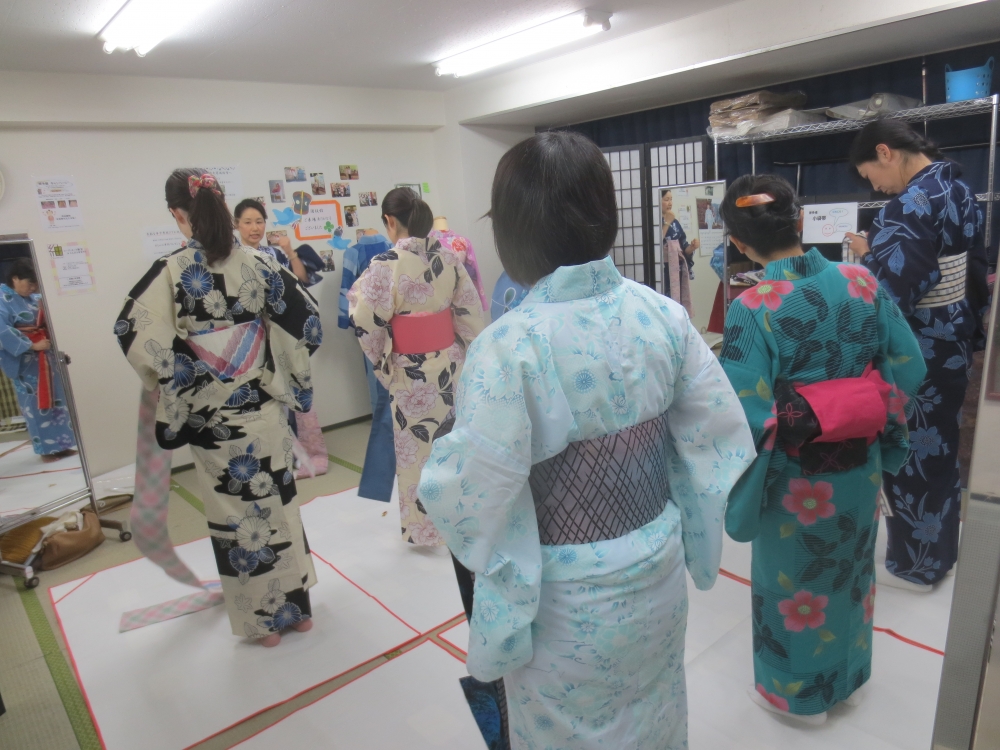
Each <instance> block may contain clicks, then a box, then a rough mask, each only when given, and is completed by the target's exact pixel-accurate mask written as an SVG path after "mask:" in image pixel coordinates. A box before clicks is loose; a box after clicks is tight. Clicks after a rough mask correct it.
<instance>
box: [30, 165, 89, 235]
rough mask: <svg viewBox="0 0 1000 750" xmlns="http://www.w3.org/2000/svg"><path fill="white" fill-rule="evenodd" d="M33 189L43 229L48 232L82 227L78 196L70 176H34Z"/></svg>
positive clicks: (74, 182) (74, 183)
mask: <svg viewBox="0 0 1000 750" xmlns="http://www.w3.org/2000/svg"><path fill="white" fill-rule="evenodd" d="M35 190H36V191H37V196H36V198H37V200H38V210H39V211H41V212H42V228H43V229H47V230H48V231H50V232H63V231H66V230H69V229H83V214H82V213H81V211H80V196H79V194H78V193H77V192H76V181H75V180H74V179H73V178H72V177H36V178H35Z"/></svg>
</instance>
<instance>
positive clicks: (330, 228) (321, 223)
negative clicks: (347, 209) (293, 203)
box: [295, 200, 344, 242]
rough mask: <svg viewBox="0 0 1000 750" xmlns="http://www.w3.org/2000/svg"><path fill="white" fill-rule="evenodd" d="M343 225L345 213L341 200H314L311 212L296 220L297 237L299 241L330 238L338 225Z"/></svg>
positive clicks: (310, 208) (310, 207)
mask: <svg viewBox="0 0 1000 750" xmlns="http://www.w3.org/2000/svg"><path fill="white" fill-rule="evenodd" d="M343 225H344V215H343V213H342V210H341V207H340V201H335V200H325V201H319V200H317V201H312V203H310V204H309V213H307V214H306V215H305V216H302V218H300V219H299V220H298V221H297V222H295V239H297V240H298V241H299V242H308V241H309V240H329V239H331V238H332V237H333V233H334V231H336V229H337V227H340V226H343Z"/></svg>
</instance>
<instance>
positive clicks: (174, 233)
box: [142, 224, 187, 261]
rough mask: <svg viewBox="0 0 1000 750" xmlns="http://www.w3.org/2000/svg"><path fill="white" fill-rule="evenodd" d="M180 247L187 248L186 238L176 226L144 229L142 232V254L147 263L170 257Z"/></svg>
mask: <svg viewBox="0 0 1000 750" xmlns="http://www.w3.org/2000/svg"><path fill="white" fill-rule="evenodd" d="M182 247H187V238H185V237H184V235H183V234H181V232H180V230H179V229H178V228H177V225H176V224H164V225H163V226H159V227H146V228H145V229H143V230H142V254H143V256H144V257H145V258H146V259H147V260H149V261H154V260H156V259H157V258H162V257H163V256H164V255H170V253H172V252H174V251H175V250H180V249H181V248H182Z"/></svg>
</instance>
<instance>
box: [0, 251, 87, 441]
mask: <svg viewBox="0 0 1000 750" xmlns="http://www.w3.org/2000/svg"><path fill="white" fill-rule="evenodd" d="M40 301H41V295H40V294H38V278H37V277H36V275H35V268H34V266H33V265H32V263H31V261H30V260H28V259H27V258H18V259H17V260H15V261H14V263H13V264H12V265H11V267H10V269H9V270H8V272H7V283H6V284H0V368H3V371H4V373H5V374H6V375H7V377H9V378H10V379H11V381H13V383H14V389H15V391H16V392H17V401H18V404H19V405H20V407H21V414H22V415H23V416H24V421H25V424H26V425H27V427H28V434H29V435H30V436H31V445H32V447H33V448H34V450H35V453H37V454H38V455H39V456H41V457H42V460H43V461H56V460H58V459H60V458H63V457H64V456H67V455H69V454H71V453H74V452H75V451H74V450H73V449H74V448H75V446H76V436H75V435H74V434H73V425H72V422H71V421H70V415H69V410H68V409H67V408H66V396H65V393H64V391H63V384H62V380H61V379H60V377H59V372H58V370H57V369H56V366H55V360H54V357H53V356H52V354H51V353H50V352H51V349H52V342H51V341H50V340H49V337H48V330H47V328H46V327H45V322H44V320H43V319H42V318H41V317H40V314H41V307H40Z"/></svg>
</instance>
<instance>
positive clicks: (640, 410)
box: [418, 132, 754, 750]
mask: <svg viewBox="0 0 1000 750" xmlns="http://www.w3.org/2000/svg"><path fill="white" fill-rule="evenodd" d="M491 216H492V219H493V229H494V236H495V238H496V244H497V251H498V253H499V255H500V259H501V261H502V262H503V265H504V268H505V269H506V271H507V272H508V273H509V274H510V276H511V278H513V279H514V280H515V281H517V282H518V283H521V284H524V285H531V286H532V289H531V291H530V292H529V293H528V295H527V296H526V297H525V299H524V300H523V301H522V302H521V304H520V305H519V306H518V307H517V308H516V309H514V310H511V311H510V312H508V313H506V314H505V315H504V316H503V317H502V318H500V319H499V320H497V321H495V322H494V323H493V324H492V325H490V326H489V327H488V328H487V329H486V330H485V331H483V333H481V334H480V335H479V336H478V337H477V338H476V340H475V341H474V342H473V343H472V345H471V346H470V347H469V352H468V358H467V360H466V366H465V370H464V371H463V373H462V377H461V381H460V384H459V389H458V393H457V399H456V417H455V426H454V428H453V429H452V431H451V432H450V433H449V434H448V435H446V436H444V437H441V438H439V439H437V440H436V441H435V442H434V447H433V450H432V452H431V455H430V458H429V460H428V461H427V464H426V466H425V467H424V470H423V473H422V476H421V483H420V486H419V490H418V493H419V497H420V500H421V502H422V503H423V505H424V507H425V508H426V510H427V513H428V515H429V516H430V518H431V519H432V520H433V522H434V525H435V527H436V528H437V529H438V531H439V533H440V534H441V536H442V537H443V538H444V540H445V541H446V543H447V545H448V547H449V548H450V549H451V551H452V552H453V553H454V555H455V556H456V558H458V560H459V561H460V562H461V563H462V565H464V566H465V567H466V568H468V569H469V570H470V571H472V572H473V573H474V574H475V586H474V592H473V604H472V618H471V622H470V629H471V634H470V638H469V655H468V661H467V666H468V669H469V672H470V674H472V676H473V677H476V678H477V679H479V680H483V681H493V680H497V679H499V678H502V684H503V692H504V694H505V698H506V706H507V712H508V724H509V727H510V741H511V747H512V748H513V749H514V750H543V749H544V748H560V749H561V750H586V749H589V748H615V749H617V748H657V750H666V749H676V750H679V749H680V748H686V747H687V697H686V689H685V680H684V634H685V626H686V620H687V583H686V578H685V563H686V567H687V569H688V570H689V571H690V573H691V576H692V578H693V579H694V582H695V585H696V586H697V587H698V588H701V589H707V588H710V587H711V586H712V585H713V584H714V582H715V578H716V575H717V573H718V569H719V560H720V556H721V552H722V523H723V509H724V506H725V503H726V499H727V497H728V495H729V491H730V489H731V488H732V486H733V484H734V483H735V482H736V480H737V478H738V477H739V476H740V474H741V473H742V472H743V471H744V470H745V469H746V468H747V466H748V465H749V463H750V461H751V460H752V459H753V457H754V451H753V443H752V438H751V434H750V430H749V428H748V426H747V423H746V419H745V417H744V416H743V410H742V409H740V407H739V402H738V399H737V398H736V394H735V393H734V392H733V389H732V386H730V384H729V382H728V381H727V379H726V377H725V373H724V372H723V371H722V368H721V367H720V366H719V364H718V362H717V360H716V359H715V357H714V356H713V355H712V353H711V351H710V350H709V349H708V347H707V346H706V345H705V343H704V341H703V340H702V338H701V336H700V335H699V334H698V332H697V331H696V330H695V328H694V326H692V324H691V322H690V320H689V319H688V316H687V314H686V313H685V311H684V309H683V308H682V307H681V306H680V305H679V304H677V303H675V302H673V301H672V300H670V299H667V298H666V297H663V296H661V295H659V294H657V293H656V292H654V291H653V290H652V289H649V288H648V287H645V286H642V285H641V284H637V283H635V282H633V281H628V280H625V279H623V278H622V276H621V274H619V272H618V270H617V269H616V268H615V266H614V263H613V262H612V261H611V259H610V258H609V257H608V253H609V252H610V250H611V246H612V244H613V243H614V240H615V236H616V234H617V231H618V221H617V208H616V204H615V193H614V181H613V180H612V176H611V171H610V168H609V166H608V164H607V162H606V161H605V160H604V156H603V154H602V153H601V151H600V149H599V148H597V146H596V145H594V144H593V143H592V142H591V141H589V140H587V139H586V138H584V137H583V136H581V135H579V134H576V133H565V132H562V133H559V132H552V133H540V134H538V135H536V136H534V137H532V138H529V139H527V140H525V141H523V142H521V143H520V144H518V145H516V146H514V147H513V148H512V149H511V150H510V151H508V152H507V153H506V154H505V155H504V157H503V158H502V159H501V160H500V164H499V165H498V167H497V172H496V176H495V177H494V181H493V191H492V207H491Z"/></svg>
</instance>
